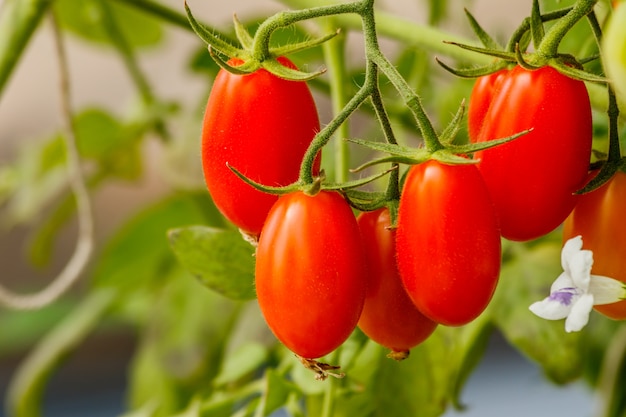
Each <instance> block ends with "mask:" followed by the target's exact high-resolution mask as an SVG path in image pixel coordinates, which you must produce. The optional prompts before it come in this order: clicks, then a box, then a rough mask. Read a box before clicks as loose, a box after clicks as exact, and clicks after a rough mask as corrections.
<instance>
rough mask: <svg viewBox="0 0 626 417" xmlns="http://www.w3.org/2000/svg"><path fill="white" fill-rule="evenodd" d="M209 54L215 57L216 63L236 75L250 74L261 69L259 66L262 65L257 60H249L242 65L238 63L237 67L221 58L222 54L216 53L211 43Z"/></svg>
mask: <svg viewBox="0 0 626 417" xmlns="http://www.w3.org/2000/svg"><path fill="white" fill-rule="evenodd" d="M209 55H211V58H213V61H215V63H216V64H217V65H218V66H219V67H220V68H222V69H223V70H225V71H228V72H230V73H231V74H235V75H246V74H250V73H251V72H254V71H256V70H257V69H259V66H260V65H259V63H258V61H255V60H247V61H245V62H244V63H243V64H242V65H238V66H236V67H235V66H232V65H230V64H229V63H228V62H226V61H224V60H223V59H222V58H220V56H219V55H218V54H216V53H215V51H214V50H213V48H212V47H211V45H209Z"/></svg>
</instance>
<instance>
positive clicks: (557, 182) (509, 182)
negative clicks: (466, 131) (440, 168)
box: [470, 66, 592, 241]
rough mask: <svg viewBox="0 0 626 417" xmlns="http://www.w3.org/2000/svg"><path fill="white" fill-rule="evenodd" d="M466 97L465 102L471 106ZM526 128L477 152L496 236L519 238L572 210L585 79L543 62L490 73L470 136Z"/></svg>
mask: <svg viewBox="0 0 626 417" xmlns="http://www.w3.org/2000/svg"><path fill="white" fill-rule="evenodd" d="M472 106H473V105H472V103H471V102H470V107H472ZM530 128H532V129H533V130H532V131H531V132H530V133H527V134H526V135H524V136H522V137H519V138H517V139H515V140H513V141H512V142H509V143H506V144H503V145H501V146H497V147H495V148H491V149H487V150H484V151H481V152H477V153H476V155H475V157H476V159H479V160H480V162H479V165H478V167H479V169H480V172H481V173H482V175H483V177H484V179H485V183H486V184H487V187H488V188H489V192H490V194H491V198H492V201H493V203H494V205H495V207H496V212H497V213H498V217H499V221H500V228H501V230H502V236H504V237H505V238H507V239H510V240H517V241H526V240H531V239H535V238H538V237H540V236H543V235H545V234H547V233H549V232H550V231H552V230H554V229H555V228H556V227H558V226H559V225H560V224H561V223H562V222H563V221H564V220H565V218H566V217H567V215H568V214H569V213H570V212H571V211H572V209H573V208H574V205H575V204H576V201H577V200H578V196H577V195H575V194H574V193H575V192H576V191H577V190H579V189H580V188H581V187H582V186H583V185H584V182H585V178H586V176H587V170H588V167H589V160H590V157H591V141H592V120H591V105H590V103H589V96H588V94H587V89H586V87H585V84H584V83H583V82H581V81H576V80H573V79H570V78H568V77H566V76H564V75H562V74H560V73H559V72H557V71H556V70H555V69H553V68H551V67H544V68H540V69H538V70H535V71H528V70H525V69H523V68H522V67H519V66H517V67H515V68H513V69H512V70H510V71H508V72H507V73H506V74H504V75H502V76H501V77H499V78H498V80H497V82H496V84H495V85H494V87H493V92H492V97H491V104H490V106H489V109H488V110H487V112H486V114H485V118H484V121H483V123H482V125H481V128H480V131H479V134H478V136H476V137H473V138H471V139H472V141H474V142H485V141H488V140H492V139H497V138H503V137H507V136H510V135H513V134H515V133H519V132H521V131H524V130H527V129H530Z"/></svg>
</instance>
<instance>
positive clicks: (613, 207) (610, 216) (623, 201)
mask: <svg viewBox="0 0 626 417" xmlns="http://www.w3.org/2000/svg"><path fill="white" fill-rule="evenodd" d="M625 212H626V174H625V173H624V172H621V171H618V172H617V173H616V174H615V175H614V176H613V177H612V178H611V179H610V180H609V182H608V183H606V184H604V185H603V186H602V187H600V188H598V189H597V190H595V191H592V192H590V193H587V194H583V195H582V196H581V197H580V200H579V201H578V204H576V207H575V208H574V210H573V211H572V213H571V214H570V215H569V217H568V218H567V220H566V221H565V223H564V225H563V239H564V241H567V240H568V239H570V238H572V237H575V236H578V235H581V236H582V238H583V248H584V249H589V250H591V251H593V266H592V269H591V273H592V274H596V275H603V276H607V277H611V278H614V279H617V280H619V281H622V282H626V225H625V224H624V221H623V217H622V216H623V215H624V213H625ZM594 308H595V309H596V310H597V311H599V312H600V313H602V314H604V315H606V316H608V317H611V318H613V319H619V320H623V319H626V301H619V302H617V303H612V304H604V305H596V306H594Z"/></svg>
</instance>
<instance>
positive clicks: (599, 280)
mask: <svg viewBox="0 0 626 417" xmlns="http://www.w3.org/2000/svg"><path fill="white" fill-rule="evenodd" d="M582 247H583V240H582V237H581V236H576V237H574V238H571V239H570V240H568V241H567V242H566V243H565V245H564V246H563V250H562V252H561V265H562V266H563V273H562V274H561V275H559V277H558V278H557V279H556V281H554V283H553V284H552V287H551V288H550V295H549V296H548V297H546V298H545V299H544V300H542V301H538V302H536V303H533V304H532V305H531V306H530V307H529V308H530V311H532V312H533V313H535V314H536V315H537V316H539V317H541V318H544V319H547V320H561V319H566V320H565V331H567V332H568V333H569V332H577V331H579V330H581V329H582V328H583V327H585V325H587V322H588V321H589V313H590V312H591V310H592V308H593V306H594V305H598V304H610V303H615V302H617V301H620V300H623V299H625V298H626V287H625V285H624V283H622V282H620V281H617V280H615V279H613V278H608V277H603V276H600V275H591V266H592V265H593V252H591V251H590V250H583V249H582Z"/></svg>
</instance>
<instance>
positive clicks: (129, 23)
mask: <svg viewBox="0 0 626 417" xmlns="http://www.w3.org/2000/svg"><path fill="white" fill-rule="evenodd" d="M101 1H108V0H81V1H78V2H77V1H75V0H56V2H55V4H54V7H55V10H56V12H57V16H58V17H59V20H60V21H61V24H62V26H63V27H64V28H66V29H68V30H69V31H71V32H72V33H74V34H75V35H78V36H80V37H81V38H83V39H86V40H88V41H91V42H96V43H101V44H107V43H110V42H111V41H110V38H109V35H108V33H107V30H106V28H105V27H104V25H103V23H102V22H103V11H102V5H101V3H100V2H101ZM109 6H110V8H111V12H112V14H113V17H114V18H115V19H116V21H117V26H118V27H119V29H120V31H121V33H122V35H123V36H124V38H125V39H127V40H128V42H129V43H130V44H131V45H134V46H136V47H148V46H156V45H158V44H159V43H160V41H161V40H162V38H163V29H162V28H161V25H160V23H159V21H158V20H156V19H153V18H150V17H149V16H148V15H146V14H144V13H141V12H140V11H139V10H137V9H135V8H133V7H129V6H127V5H124V4H123V3H121V2H109Z"/></svg>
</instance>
